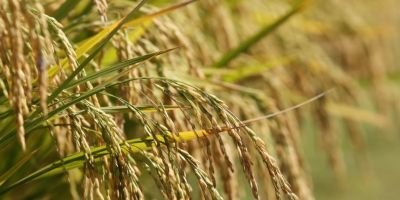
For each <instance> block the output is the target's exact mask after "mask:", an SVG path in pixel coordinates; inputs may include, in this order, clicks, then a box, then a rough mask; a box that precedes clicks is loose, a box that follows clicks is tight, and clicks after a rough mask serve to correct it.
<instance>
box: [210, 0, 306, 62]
mask: <svg viewBox="0 0 400 200" xmlns="http://www.w3.org/2000/svg"><path fill="white" fill-rule="evenodd" d="M305 2H306V0H300V1H297V3H296V4H295V5H294V6H293V8H292V9H290V10H289V11H288V12H287V13H286V14H285V15H283V16H282V17H280V18H278V19H277V20H275V22H273V23H272V24H269V25H267V26H265V27H263V28H261V30H259V31H258V32H257V33H256V34H254V35H253V36H251V37H250V38H248V39H247V40H245V41H243V42H242V43H240V44H239V46H238V47H237V48H235V49H232V50H231V51H229V52H227V53H226V54H224V55H223V56H222V58H220V59H219V60H218V61H217V62H215V63H214V64H213V66H214V67H217V68H221V67H226V66H227V65H228V64H229V63H230V62H231V61H232V60H233V59H235V58H237V57H238V56H239V55H240V54H242V53H245V52H247V51H248V50H249V49H250V47H252V46H253V45H255V44H256V43H257V42H259V41H260V40H261V39H263V38H265V37H266V36H268V35H270V34H271V33H272V32H273V31H275V30H276V29H277V28H278V27H280V26H281V25H282V24H284V23H285V22H286V21H287V20H288V19H290V18H291V17H292V16H293V15H295V14H296V13H298V12H299V11H301V10H302V9H303V8H304V5H305Z"/></svg>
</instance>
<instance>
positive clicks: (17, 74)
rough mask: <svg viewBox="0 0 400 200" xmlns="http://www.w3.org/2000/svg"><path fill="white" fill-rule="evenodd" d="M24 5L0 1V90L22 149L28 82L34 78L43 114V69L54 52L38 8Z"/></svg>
mask: <svg viewBox="0 0 400 200" xmlns="http://www.w3.org/2000/svg"><path fill="white" fill-rule="evenodd" d="M27 6H28V5H26V4H25V2H21V1H11V0H10V1H5V2H3V3H2V5H1V8H0V9H1V20H0V24H1V27H2V28H1V32H0V36H1V43H2V45H1V60H0V62H1V66H2V74H3V76H4V77H2V79H3V78H4V80H5V81H6V83H7V86H6V87H3V90H7V92H6V93H7V97H8V99H9V102H10V105H11V107H12V108H13V110H14V112H15V116H16V117H15V120H16V126H17V131H16V134H17V135H18V138H19V139H18V140H19V142H20V145H21V147H22V149H26V143H25V129H24V119H25V116H26V115H28V113H29V112H31V110H32V109H31V104H32V99H33V96H32V94H33V91H32V82H33V81H34V80H35V79H38V81H39V95H38V96H39V99H40V107H41V109H42V110H43V113H44V114H46V113H47V105H46V100H47V87H48V82H47V67H48V66H49V65H51V64H53V63H54V57H53V56H54V53H55V52H54V49H55V47H54V46H53V43H52V39H51V37H50V33H49V28H48V23H47V20H46V16H45V14H44V13H43V12H44V10H43V7H42V5H41V4H40V3H39V2H36V1H34V2H33V3H32V4H30V5H29V7H27ZM31 9H35V10H36V11H37V12H38V14H35V13H33V12H32V11H31ZM26 41H29V43H25V42H26ZM3 83H4V82H3Z"/></svg>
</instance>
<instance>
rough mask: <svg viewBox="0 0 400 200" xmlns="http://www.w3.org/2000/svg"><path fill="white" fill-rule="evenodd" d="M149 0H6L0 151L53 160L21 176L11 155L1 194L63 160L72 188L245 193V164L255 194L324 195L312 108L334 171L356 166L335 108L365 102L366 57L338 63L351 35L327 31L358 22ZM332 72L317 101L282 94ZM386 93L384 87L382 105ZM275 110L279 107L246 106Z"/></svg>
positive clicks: (258, 1)
mask: <svg viewBox="0 0 400 200" xmlns="http://www.w3.org/2000/svg"><path fill="white" fill-rule="evenodd" d="M50 2H52V1H50ZM145 2H146V1H139V2H138V3H137V4H136V7H134V9H132V7H133V6H134V5H133V3H131V2H112V3H110V4H108V3H107V1H106V0H95V1H94V3H93V5H94V7H96V9H91V7H92V3H91V1H89V3H87V5H86V4H85V3H82V4H80V3H78V1H73V0H72V1H69V0H67V1H65V2H64V3H62V4H60V3H54V4H52V3H50V4H48V5H47V4H46V5H45V4H42V3H40V2H39V1H17V0H7V1H5V2H4V3H2V4H1V5H0V67H1V71H0V78H1V79H0V87H1V90H2V93H1V94H2V96H0V110H1V113H0V119H1V123H0V132H1V134H0V146H1V147H4V150H2V151H4V152H1V154H2V155H3V153H4V155H5V154H6V153H13V154H14V153H15V152H17V154H18V155H20V154H21V155H25V157H23V159H22V160H21V161H20V162H19V163H22V164H18V165H26V166H27V167H31V168H35V169H37V168H38V166H37V165H35V164H32V163H27V164H24V163H26V160H27V158H29V157H32V156H33V157H34V158H35V159H37V160H40V161H42V160H43V161H44V162H45V163H50V164H48V165H47V166H44V167H43V166H42V167H40V166H39V167H40V168H39V169H37V170H31V169H30V170H28V171H30V174H28V175H25V176H24V175H23V174H22V173H23V172H24V171H26V170H22V169H19V167H18V168H17V169H15V171H14V170H9V169H3V168H6V167H3V166H0V171H2V172H3V171H5V172H6V173H5V174H6V175H7V176H0V195H6V193H7V192H10V194H11V195H14V194H16V193H17V192H19V190H17V187H19V186H22V185H23V184H28V185H29V187H32V188H34V189H35V188H38V189H40V185H34V181H37V180H40V179H47V178H48V179H52V180H57V182H60V181H59V179H56V178H59V177H57V176H55V175H57V174H64V175H66V177H67V180H68V182H69V187H70V194H68V195H66V196H68V197H72V198H75V199H78V198H81V197H83V198H88V199H145V198H164V199H192V198H195V197H196V195H198V196H199V197H200V198H202V199H224V198H227V199H242V198H244V196H245V195H246V192H247V191H246V190H245V189H242V187H241V185H240V182H241V178H243V179H245V180H246V182H247V183H248V184H247V185H248V187H249V189H250V192H251V193H252V196H253V197H254V198H255V199H265V198H266V197H269V199H297V198H299V199H314V195H313V191H312V190H313V189H312V183H311V181H310V177H309V173H308V169H307V164H306V163H305V161H304V158H303V153H302V141H301V139H300V138H301V134H302V133H301V131H300V126H301V124H302V123H303V122H304V119H305V117H304V116H305V115H306V114H308V115H311V117H312V118H313V119H314V121H315V125H316V126H318V128H319V131H320V132H321V134H320V136H319V137H320V139H321V142H322V145H321V146H322V147H323V148H324V149H325V151H326V153H327V155H328V158H329V161H330V163H331V165H332V166H333V169H334V171H335V173H336V174H337V176H338V177H345V163H344V161H343V158H342V155H341V154H342V152H341V149H340V148H339V142H338V138H337V135H336V129H335V126H334V123H333V121H332V119H333V117H334V116H333V115H334V113H332V112H331V111H330V109H329V108H330V106H332V105H333V107H334V106H336V107H338V105H335V103H336V101H338V102H343V103H346V104H347V105H348V106H353V107H354V106H355V105H357V104H358V103H359V102H360V98H359V96H360V94H359V90H360V87H359V86H358V85H357V83H356V81H355V80H354V79H353V78H352V77H351V76H349V75H348V74H347V73H346V72H345V71H344V69H345V66H346V67H347V66H354V65H356V64H354V63H352V61H350V59H349V57H351V56H349V57H346V56H348V54H347V53H346V54H345V55H342V56H343V57H345V58H344V60H345V61H344V62H337V60H336V57H335V55H338V54H340V52H341V51H342V50H341V48H340V47H335V46H334V44H336V43H335V42H332V41H330V40H332V38H337V36H338V35H340V36H341V40H346V41H347V38H348V37H355V36H353V34H354V35H359V34H361V33H357V31H356V29H354V30H350V33H347V34H343V35H341V33H342V32H341V31H340V30H336V31H333V32H332V33H327V32H324V31H323V30H322V29H323V28H321V30H319V29H318V30H313V31H314V32H313V31H310V30H305V28H304V27H307V26H303V24H307V23H305V22H308V20H310V18H311V19H314V18H313V17H310V18H309V15H311V16H312V14H314V15H321V13H320V12H319V11H313V10H311V11H309V12H307V13H308V14H301V11H303V10H304V9H305V8H307V7H306V6H305V5H306V3H308V1H305V0H304V1H303V0H299V1H296V3H295V4H288V3H287V2H281V1H270V2H265V1H262V0H251V1H234V2H217V1H212V0H206V1H200V2H197V3H196V5H191V6H188V7H187V8H185V9H183V10H178V9H182V8H183V7H185V6H187V5H189V4H190V3H192V2H194V1H184V2H181V3H178V4H175V5H172V6H167V7H166V8H164V9H158V8H156V7H153V6H151V5H147V4H145ZM84 4H85V5H84ZM335 6H337V7H338V8H340V7H342V6H343V5H342V4H340V3H338V2H337V3H336V4H335ZM57 7H58V8H57ZM142 7H143V8H142ZM72 8H74V9H72ZM75 8H76V9H75ZM177 10H178V11H177ZM48 11H51V12H50V14H48V13H47V12H48ZM265 11H268V12H265ZM171 12H172V13H173V14H172V15H170V16H161V15H165V14H168V13H171ZM205 13H206V14H205ZM254 13H256V20H254V19H255V18H254ZM309 13H311V14H309ZM295 14H296V15H295ZM345 14H346V15H349V16H352V18H353V17H354V16H353V14H351V13H347V12H345ZM99 15H100V17H99ZM270 15H271V16H270ZM322 15H323V13H322ZM120 16H125V17H122V18H121V19H119V18H120ZM115 17H118V18H115ZM272 18H273V20H270V19H272ZM118 19H119V20H118ZM257 19H262V20H259V21H258V20H257ZM265 19H267V20H268V21H269V23H265V21H266V20H265ZM289 19H290V21H289ZM335 23H336V22H335ZM357 23H358V21H357V20H354V21H349V22H347V21H346V22H345V24H346V26H348V27H352V26H353V25H354V24H357ZM358 25H360V24H358ZM260 27H261V28H260ZM318 27H319V26H318ZM278 28H279V29H278ZM331 28H332V27H331ZM267 36H268V37H267ZM246 38H247V39H246ZM323 38H327V40H324V42H325V43H326V44H325V43H324V44H321V40H323ZM329 38H330V39H329ZM331 43H332V44H331ZM360 43H362V44H365V45H366V48H367V49H373V47H375V46H374V44H370V43H368V42H366V41H364V40H362V41H360ZM346 44H347V43H346ZM369 45H371V46H369ZM171 47H180V48H179V49H178V50H175V51H172V50H174V49H175V48H174V49H170V48H171ZM266 47H268V48H266ZM164 49H166V50H164ZM345 49H346V52H347V51H349V52H353V49H352V47H346V48H345ZM149 52H152V53H149ZM161 54H164V55H161ZM369 54H371V61H372V62H373V63H374V64H371V65H368V66H369V68H368V69H369V71H370V72H369V73H368V76H376V77H372V78H373V84H374V87H375V88H376V93H377V94H380V93H379V92H378V91H379V88H381V87H382V85H381V84H382V82H381V81H382V80H384V79H385V74H386V71H385V69H381V70H379V69H377V68H376V67H373V66H375V65H379V64H382V63H381V62H383V59H382V55H381V54H379V51H372V50H369ZM270 60H276V63H275V62H272V63H269V61H270ZM338 63H339V64H338ZM250 65H254V66H250ZM203 66H205V67H204V68H203ZM249 66H250V67H249ZM282 66H283V67H282ZM354 71H355V72H354V74H357V73H359V72H358V71H357V69H354ZM182 80H183V81H182ZM332 87H334V88H336V90H335V95H334V98H333V97H324V98H321V97H322V96H323V95H318V96H316V97H315V98H313V99H311V100H309V101H306V103H309V102H311V101H314V100H316V99H319V100H318V103H317V104H314V105H315V106H314V107H313V108H312V109H304V110H301V111H294V112H290V113H289V112H288V111H292V110H294V109H295V108H298V107H301V106H303V105H305V104H299V105H297V106H295V107H292V108H289V109H285V108H287V107H289V106H290V105H293V104H296V103H297V102H299V101H302V100H303V99H304V98H305V97H309V96H314V95H315V94H316V93H319V92H321V91H326V90H328V89H329V88H332ZM212 93H213V94H218V97H216V96H214V95H212ZM332 96H333V95H332ZM385 98H386V97H385V95H382V98H377V102H378V106H379V107H380V109H381V110H386V109H385V108H384V106H383V105H382V104H383V103H382V102H384V101H386V100H384V99H385ZM382 99H383V100H382ZM7 107H10V108H11V109H8V108H7ZM353 107H352V108H353ZM228 108H229V109H228ZM354 109H356V108H353V110H354ZM265 113H274V114H271V115H268V116H264V117H262V118H256V119H255V120H250V121H241V120H240V119H250V118H254V117H256V116H262V115H265ZM272 116H273V117H274V118H271V117H272ZM264 118H267V119H268V121H267V122H265V123H255V124H252V125H251V128H250V126H249V123H250V122H253V121H257V120H260V119H264ZM343 120H344V123H345V125H346V127H347V129H348V133H349V135H350V139H351V141H352V144H353V146H354V147H356V149H357V150H359V151H360V152H363V148H364V142H363V138H362V136H361V132H360V130H359V127H358V121H357V120H358V119H354V118H344V119H343ZM42 130H45V131H42ZM223 132H226V133H227V134H221V133H223ZM47 133H50V134H47ZM14 138H17V140H18V142H19V143H20V146H21V147H22V149H23V150H28V151H30V150H32V149H33V148H34V146H37V145H40V149H41V150H42V151H47V152H48V153H46V154H44V153H41V154H39V153H35V155H33V154H32V155H26V154H25V153H22V152H20V151H19V150H18V149H16V148H15V147H13V146H12V145H7V144H12V142H13V140H12V139H14ZM26 138H28V139H26ZM48 138H50V141H51V142H50V143H49V142H48ZM191 139H194V140H191ZM35 140H37V141H40V142H42V143H40V144H38V143H37V142H35ZM265 142H267V144H268V145H266V144H265ZM53 146H56V148H53ZM36 148H37V147H36ZM35 152H36V151H35ZM27 153H28V152H27ZM274 157H275V158H276V160H275V158H274ZM6 162H7V163H6V165H7V166H10V165H11V164H13V163H16V160H14V159H12V160H10V159H7V161H6ZM16 165H17V164H16ZM40 165H41V164H40ZM77 168H79V170H78V169H77ZM237 168H241V169H242V170H237ZM32 171H33V172H32ZM18 173H21V174H18ZM13 174H15V176H12V175H13ZM242 176H243V177H242ZM146 177H149V179H152V180H151V181H152V182H151V184H152V185H150V187H149V184H148V183H147V182H146V181H147V178H146ZM193 179H195V181H193ZM28 185H27V186H26V187H28ZM63 186H64V185H63ZM79 186H81V187H80V188H81V189H78V188H77V187H79ZM154 186H156V187H157V188H158V191H159V192H158V193H156V192H155V191H154V190H153V188H154ZM149 188H150V189H149ZM220 188H222V189H220ZM63 190H64V191H67V190H65V189H63ZM221 191H223V192H221ZM196 192H198V194H197V193H196ZM27 193H28V192H27ZM64 193H66V192H64ZM79 193H80V194H79ZM20 195H21V196H24V197H26V196H25V195H27V194H25V193H22V194H20Z"/></svg>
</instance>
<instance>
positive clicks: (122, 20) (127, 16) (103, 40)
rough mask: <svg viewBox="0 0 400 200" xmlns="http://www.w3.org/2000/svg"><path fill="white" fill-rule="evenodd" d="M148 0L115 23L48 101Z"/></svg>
mask: <svg viewBox="0 0 400 200" xmlns="http://www.w3.org/2000/svg"><path fill="white" fill-rule="evenodd" d="M146 1H147V0H142V1H140V2H139V3H138V4H137V6H136V7H135V8H134V9H133V10H132V11H131V12H129V14H128V15H126V16H125V17H124V18H122V19H121V20H119V21H118V22H117V23H116V24H114V25H113V27H112V29H111V31H110V33H108V34H107V35H106V36H105V37H104V38H103V39H102V40H101V41H100V43H99V44H98V45H97V46H96V47H95V48H94V50H93V51H92V52H91V53H90V54H89V56H88V57H87V58H86V59H84V60H83V61H82V63H81V64H80V65H79V66H78V67H77V68H76V69H75V70H74V71H73V72H72V74H70V75H69V76H68V78H67V79H66V80H65V81H64V82H63V83H62V84H61V85H60V86H59V87H58V88H57V89H55V90H54V92H53V93H52V94H51V95H50V97H49V99H48V101H49V102H51V101H52V100H54V98H56V97H57V96H58V95H59V94H60V93H61V92H62V91H63V90H64V89H65V87H66V86H68V85H69V84H70V82H71V81H72V80H73V79H74V78H75V77H76V76H77V75H78V74H79V73H80V72H81V71H82V70H83V68H85V67H86V65H87V64H89V62H90V61H91V60H92V59H93V58H94V57H95V56H96V55H97V54H98V53H99V52H100V51H101V50H102V49H103V47H104V46H105V45H106V44H107V42H108V41H109V40H110V39H111V38H112V37H113V36H114V35H115V34H116V33H117V32H118V30H119V29H120V28H121V27H122V25H124V24H125V23H126V22H127V21H128V19H129V18H130V17H132V16H133V14H135V13H136V12H138V11H139V9H140V8H141V7H142V6H143V5H144V3H145V2H146Z"/></svg>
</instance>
